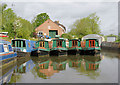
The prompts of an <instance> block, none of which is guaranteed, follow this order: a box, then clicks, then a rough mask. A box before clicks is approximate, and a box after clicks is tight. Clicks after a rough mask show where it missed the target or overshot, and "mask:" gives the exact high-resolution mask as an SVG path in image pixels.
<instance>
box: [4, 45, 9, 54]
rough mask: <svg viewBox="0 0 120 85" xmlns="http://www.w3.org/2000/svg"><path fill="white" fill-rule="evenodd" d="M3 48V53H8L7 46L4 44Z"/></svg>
mask: <svg viewBox="0 0 120 85" xmlns="http://www.w3.org/2000/svg"><path fill="white" fill-rule="evenodd" d="M3 47H4V52H9V49H8V45H7V44H4V45H3Z"/></svg>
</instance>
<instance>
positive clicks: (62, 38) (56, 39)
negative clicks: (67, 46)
mask: <svg viewBox="0 0 120 85" xmlns="http://www.w3.org/2000/svg"><path fill="white" fill-rule="evenodd" d="M53 40H65V39H64V38H56V39H53Z"/></svg>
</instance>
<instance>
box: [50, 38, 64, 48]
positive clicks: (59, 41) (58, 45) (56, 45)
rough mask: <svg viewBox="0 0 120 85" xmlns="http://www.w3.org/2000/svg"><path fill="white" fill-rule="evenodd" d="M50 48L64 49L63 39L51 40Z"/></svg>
mask: <svg viewBox="0 0 120 85" xmlns="http://www.w3.org/2000/svg"><path fill="white" fill-rule="evenodd" d="M52 48H66V41H65V40H64V39H63V38H59V39H53V45H52Z"/></svg>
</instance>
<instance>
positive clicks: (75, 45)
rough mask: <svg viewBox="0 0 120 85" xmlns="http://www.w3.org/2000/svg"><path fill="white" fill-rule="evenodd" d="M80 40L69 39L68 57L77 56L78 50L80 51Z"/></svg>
mask: <svg viewBox="0 0 120 85" xmlns="http://www.w3.org/2000/svg"><path fill="white" fill-rule="evenodd" d="M81 49H82V48H81V45H80V40H78V39H71V40H69V47H68V55H76V54H79V50H81Z"/></svg>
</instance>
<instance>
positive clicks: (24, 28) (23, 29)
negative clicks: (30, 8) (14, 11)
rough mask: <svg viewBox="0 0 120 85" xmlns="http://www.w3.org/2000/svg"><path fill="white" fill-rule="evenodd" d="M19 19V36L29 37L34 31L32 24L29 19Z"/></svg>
mask: <svg viewBox="0 0 120 85" xmlns="http://www.w3.org/2000/svg"><path fill="white" fill-rule="evenodd" d="M17 20H19V24H20V25H21V26H20V27H18V28H17V29H16V31H17V37H18V38H25V39H28V38H29V37H30V34H31V32H32V31H33V26H32V24H31V23H30V22H29V21H27V20H25V19H22V18H20V17H19V18H18V19H17Z"/></svg>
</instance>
